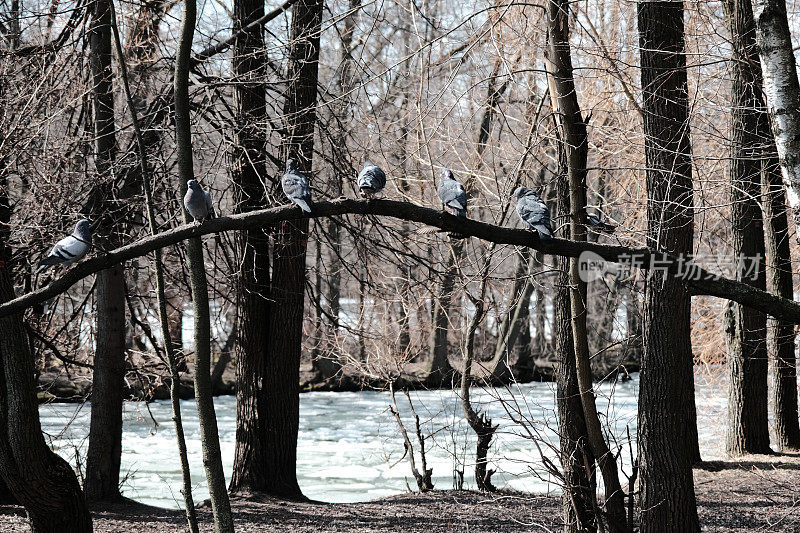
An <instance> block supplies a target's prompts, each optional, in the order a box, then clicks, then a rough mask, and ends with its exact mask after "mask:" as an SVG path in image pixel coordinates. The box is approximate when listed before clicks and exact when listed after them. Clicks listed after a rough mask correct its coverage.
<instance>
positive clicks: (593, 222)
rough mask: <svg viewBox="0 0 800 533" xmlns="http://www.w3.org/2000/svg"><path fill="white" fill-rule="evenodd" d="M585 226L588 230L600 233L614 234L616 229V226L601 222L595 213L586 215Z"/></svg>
mask: <svg viewBox="0 0 800 533" xmlns="http://www.w3.org/2000/svg"><path fill="white" fill-rule="evenodd" d="M586 224H587V225H588V226H589V227H590V228H592V229H596V230H597V231H602V232H603V233H614V230H616V229H617V227H616V226H614V225H611V224H609V223H607V222H603V219H602V218H600V215H599V214H596V213H586Z"/></svg>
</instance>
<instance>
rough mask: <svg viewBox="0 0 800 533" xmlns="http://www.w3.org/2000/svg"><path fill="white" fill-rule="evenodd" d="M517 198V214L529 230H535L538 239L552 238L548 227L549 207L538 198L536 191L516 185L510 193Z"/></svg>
mask: <svg viewBox="0 0 800 533" xmlns="http://www.w3.org/2000/svg"><path fill="white" fill-rule="evenodd" d="M512 196H513V197H514V198H516V199H517V214H518V215H519V218H521V219H522V221H523V222H524V223H525V225H527V226H528V228H529V229H531V230H536V232H537V234H538V235H539V240H540V241H541V242H543V243H548V242H550V241H552V240H553V229H552V228H551V227H550V208H549V207H547V204H546V203H544V201H543V200H542V199H541V198H539V195H538V194H536V191H534V190H533V189H528V188H527V187H517V188H516V189H514V193H513V194H512Z"/></svg>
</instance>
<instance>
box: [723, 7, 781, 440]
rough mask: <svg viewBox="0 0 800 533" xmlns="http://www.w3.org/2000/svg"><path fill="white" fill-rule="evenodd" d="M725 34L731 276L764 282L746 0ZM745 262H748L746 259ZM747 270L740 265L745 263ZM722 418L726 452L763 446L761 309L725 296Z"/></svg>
mask: <svg viewBox="0 0 800 533" xmlns="http://www.w3.org/2000/svg"><path fill="white" fill-rule="evenodd" d="M724 7H725V11H726V14H727V16H728V22H729V24H730V27H731V35H732V36H733V39H732V41H733V57H732V61H731V70H732V72H733V83H732V85H731V125H730V138H731V158H730V162H729V172H730V180H731V225H732V228H731V229H732V235H733V257H734V261H735V262H736V263H737V268H736V279H738V280H739V281H742V282H744V283H748V284H750V285H752V286H754V287H757V288H759V289H761V290H764V289H765V288H766V279H765V274H764V263H763V257H764V255H765V250H764V232H763V226H762V219H761V206H760V204H759V201H758V198H759V196H760V193H761V167H762V161H761V159H762V149H761V146H762V144H763V142H764V139H763V138H762V137H761V135H762V133H767V134H768V132H769V130H768V129H767V128H765V127H763V125H762V124H761V123H763V124H766V120H767V117H766V115H765V114H764V113H763V112H762V107H763V103H762V101H761V95H760V89H759V88H760V86H761V75H760V74H761V73H760V69H758V67H757V63H754V60H755V56H756V52H757V51H756V40H755V24H754V22H753V12H752V6H751V4H750V0H727V1H726V2H725V4H724ZM751 262H755V263H754V264H753V265H751ZM751 266H752V267H755V270H754V271H753V272H752V274H751V273H750V272H747V269H748V268H750V267H751ZM726 316H727V317H728V321H727V322H728V324H727V326H728V327H726V332H727V333H728V375H729V378H730V379H729V382H728V421H727V427H726V439H725V449H726V451H727V452H728V453H729V454H730V455H743V454H746V453H770V452H771V451H772V450H770V447H769V422H768V416H767V395H768V393H767V338H766V335H767V331H766V329H767V319H766V315H765V314H764V313H761V312H759V311H756V310H754V309H750V308H747V307H744V306H742V305H739V304H736V303H731V304H729V306H728V308H727V311H726Z"/></svg>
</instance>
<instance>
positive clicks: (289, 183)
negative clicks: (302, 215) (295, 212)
mask: <svg viewBox="0 0 800 533" xmlns="http://www.w3.org/2000/svg"><path fill="white" fill-rule="evenodd" d="M281 186H282V187H283V194H285V195H286V197H287V198H288V199H289V200H291V201H292V202H293V203H295V204H297V205H299V206H300V209H302V210H303V211H305V212H306V213H310V212H311V206H312V205H314V204H313V202H312V201H311V189H310V188H309V187H308V178H306V177H305V176H304V175H303V174H302V173H301V172H300V171H299V170H297V164H296V163H295V161H294V159H287V160H286V173H284V175H283V177H282V178H281Z"/></svg>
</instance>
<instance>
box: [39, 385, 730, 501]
mask: <svg viewBox="0 0 800 533" xmlns="http://www.w3.org/2000/svg"><path fill="white" fill-rule="evenodd" d="M554 388H555V384H553V383H531V384H526V385H519V386H513V387H510V388H508V389H497V390H494V391H491V392H489V391H484V390H482V389H473V393H472V394H473V397H474V398H475V399H476V400H477V402H478V405H480V407H481V408H482V409H484V410H487V411H488V412H489V415H490V416H491V418H492V420H493V422H494V423H496V424H499V429H498V432H497V438H496V439H495V441H494V443H493V446H492V449H491V451H490V453H489V457H490V461H491V466H490V467H491V468H494V469H496V470H497V474H495V477H494V478H493V481H494V483H495V485H497V486H498V487H510V488H514V489H519V490H525V491H534V492H542V493H544V492H554V491H558V485H557V483H555V482H554V480H553V479H552V478H551V477H550V476H549V475H548V473H547V471H546V469H545V468H544V466H543V461H542V454H544V455H546V456H547V457H550V458H553V459H554V458H555V451H554V450H555V444H556V442H557V440H556V434H555V428H556V419H555V393H554ZM637 390H638V375H636V374H634V375H633V379H632V380H630V381H627V382H624V383H617V384H616V385H613V386H612V385H609V384H606V385H602V386H600V387H599V388H598V391H599V395H598V402H597V403H598V409H599V410H601V411H603V412H604V413H606V416H604V417H603V421H604V423H605V424H606V426H607V427H608V428H610V429H611V430H612V431H613V433H614V435H615V437H616V440H617V447H618V448H620V449H621V457H622V468H623V470H624V471H627V472H629V471H630V456H629V444H628V434H630V435H631V438H632V439H634V440H635V438H636V395H637ZM725 393H726V390H725V386H724V383H722V380H720V379H719V378H716V377H715V378H714V379H711V378H709V377H708V376H706V375H703V376H699V377H698V378H697V412H698V429H699V435H700V448H701V452H702V454H703V458H704V459H713V458H719V457H721V456H722V454H723V446H724V440H723V438H724V435H723V431H724V428H723V424H722V420H724V414H725V409H726V398H725ZM411 400H412V401H413V403H414V408H415V409H416V412H417V414H418V415H419V416H420V418H421V420H422V430H423V433H424V434H425V435H428V436H429V438H428V439H427V440H426V448H427V452H428V467H429V468H433V481H434V485H435V487H436V488H438V489H450V488H453V487H454V478H455V477H456V476H454V471H456V470H465V471H466V474H465V480H464V484H465V488H474V487H475V483H474V478H473V476H472V470H473V464H472V462H471V461H473V460H474V459H473V458H474V453H475V447H474V439H473V437H472V435H471V432H470V431H467V430H468V427H467V426H466V424H465V423H464V422H463V416H462V411H461V404H460V401H461V400H460V396H459V393H458V392H456V391H450V390H437V391H419V392H412V393H411ZM390 402H391V397H390V395H389V393H385V392H369V391H367V392H357V393H349V392H337V393H335V392H312V393H307V394H301V395H300V435H299V439H298V450H297V455H298V462H297V476H298V480H299V483H300V487H301V489H302V490H303V493H304V494H305V495H306V496H308V497H310V498H312V499H316V500H321V501H329V502H356V501H366V500H371V499H375V498H379V497H382V496H388V495H392V494H399V493H402V492H405V491H407V490H408V488H407V484H409V485H411V486H414V479H413V477H412V475H411V470H410V467H409V464H408V459H407V458H403V442H402V439H401V437H400V434H399V432H398V429H397V424H396V422H395V420H394V418H393V416H392V415H391V413H390V412H389V409H388V407H389V405H390ZM397 402H398V406H399V408H400V411H401V413H402V415H403V419H404V420H405V422H406V425H407V428H408V429H409V433H410V434H411V435H412V437H413V430H414V426H413V418H412V417H411V413H410V410H409V405H408V400H407V399H406V397H405V396H404V395H402V394H397ZM215 405H216V411H217V418H218V421H219V430H220V440H221V445H222V455H223V464H224V467H225V473H226V475H227V476H230V472H231V465H232V463H233V451H234V436H235V414H236V401H235V397H233V396H226V397H220V398H217V399H216V401H215ZM148 407H149V410H148ZM182 409H183V422H184V428H185V431H186V439H187V441H188V442H187V444H188V448H189V461H190V464H191V469H192V480H193V482H194V491H195V492H194V494H195V501H201V500H202V499H204V498H206V497H207V496H208V491H207V490H206V488H205V479H204V478H205V475H204V472H203V468H202V459H201V450H200V431H199V427H198V423H197V411H196V409H195V403H194V400H186V401H183V402H182ZM89 412H90V406H89V404H88V403H87V404H84V405H82V406H81V405H77V404H49V405H42V406H41V408H40V413H41V418H42V429H43V430H44V432H45V434H46V436H47V437H48V439H49V441H50V443H51V445H52V446H53V448H54V449H55V450H56V451H57V452H58V453H59V454H61V455H62V456H64V457H65V458H66V459H67V460H69V461H70V462H71V463H72V464H73V465H75V464H76V462H80V460H78V461H76V457H80V458H82V457H83V455H84V454H85V450H86V445H87V436H88V432H89ZM154 421H155V422H154ZM156 423H157V424H156ZM413 444H414V447H415V450H417V449H418V444H417V442H416V441H414V442H413ZM633 449H634V450H635V442H634V443H633ZM465 464H466V468H465ZM122 472H123V476H125V480H124V483H123V494H124V495H125V496H127V497H129V498H133V499H135V500H138V501H141V502H144V503H148V504H152V505H158V506H162V507H169V508H178V507H181V506H182V499H181V498H182V497H181V494H180V487H181V473H180V467H179V461H178V452H177V446H176V443H175V432H174V427H173V425H172V420H171V410H170V403H169V401H157V402H152V403H150V404H149V405H145V404H144V403H141V402H130V403H126V405H125V413H124V433H123V442H122Z"/></svg>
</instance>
